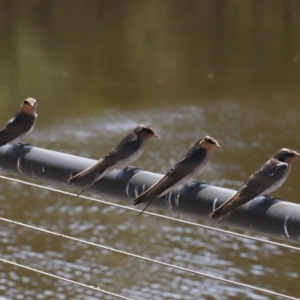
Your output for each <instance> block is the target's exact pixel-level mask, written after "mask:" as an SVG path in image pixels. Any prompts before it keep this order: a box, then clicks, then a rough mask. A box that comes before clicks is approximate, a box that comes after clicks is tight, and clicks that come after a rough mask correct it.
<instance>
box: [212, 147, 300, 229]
mask: <svg viewBox="0 0 300 300" xmlns="http://www.w3.org/2000/svg"><path fill="white" fill-rule="evenodd" d="M298 156H300V154H299V153H297V152H296V151H295V150H291V149H287V148H282V149H280V150H278V151H277V152H276V153H275V154H274V155H273V156H272V157H271V159H269V160H268V161H267V162H266V163H264V164H263V165H262V166H261V168H260V169H259V170H257V171H256V172H254V173H253V174H252V175H251V176H250V177H249V178H248V179H247V180H246V181H245V182H244V184H243V185H242V187H241V188H240V189H239V190H238V192H237V193H236V194H234V195H233V196H232V197H231V198H229V199H228V200H227V201H226V202H224V203H223V204H222V205H221V206H219V207H218V208H217V209H215V210H214V211H213V212H212V213H210V214H209V215H208V216H209V218H219V219H218V221H217V222H216V223H215V224H214V226H218V225H219V224H220V223H221V222H222V221H223V220H224V219H226V218H227V217H228V216H229V215H230V214H231V213H232V212H233V211H234V210H235V209H237V208H238V207H240V206H241V205H243V204H245V203H247V202H248V201H250V200H252V199H253V198H255V197H258V196H261V195H263V196H267V195H268V194H269V193H272V192H273V191H275V190H276V189H278V188H279V187H280V186H281V185H282V184H283V183H284V182H285V180H286V179H287V177H288V175H289V173H290V170H291V164H292V163H293V161H294V160H295V158H297V157H298ZM267 197H269V196H267Z"/></svg>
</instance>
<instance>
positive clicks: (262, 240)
mask: <svg viewBox="0 0 300 300" xmlns="http://www.w3.org/2000/svg"><path fill="white" fill-rule="evenodd" d="M0 178H2V179H5V180H9V181H14V182H18V183H21V184H25V185H29V186H33V187H37V188H40V189H45V190H48V191H52V192H56V193H60V194H64V195H68V196H73V197H77V194H74V193H70V192H66V191H62V190H58V189H55V188H51V187H47V186H43V185H39V184H35V183H31V182H27V181H23V180H20V179H15V178H10V177H6V176H1V175H0ZM80 198H83V199H86V200H90V201H95V202H98V203H102V204H106V205H110V206H114V207H117V208H122V209H125V210H130V211H134V212H140V210H139V209H136V208H133V207H128V206H124V205H121V204H116V203H112V202H108V201H105V200H99V199H96V198H92V197H87V196H82V195H81V196H80ZM144 214H147V215H149V216H153V217H158V218H162V219H165V220H169V221H175V222H179V223H182V224H186V225H191V226H196V227H198V228H203V229H207V230H212V231H215V232H218V233H222V234H227V235H231V236H233V237H236V238H243V239H244V238H246V239H249V240H253V241H257V242H262V243H266V244H270V245H274V246H278V247H283V248H287V249H290V250H296V251H300V247H296V246H292V245H286V244H282V243H278V242H274V241H269V240H265V239H262V238H258V237H253V236H248V235H244V234H241V233H236V232H232V231H227V230H224V229H220V228H215V227H210V226H207V225H202V224H197V223H194V222H190V221H186V220H181V219H176V218H173V217H169V216H164V215H160V214H156V213H153V212H149V211H145V212H144Z"/></svg>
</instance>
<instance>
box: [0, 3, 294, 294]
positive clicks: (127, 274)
mask: <svg viewBox="0 0 300 300" xmlns="http://www.w3.org/2000/svg"><path fill="white" fill-rule="evenodd" d="M299 20H300V2H299V1H279V0H276V1H267V0H265V1H250V0H249V1H248V0H244V1H239V0H231V1H221V0H220V1H217V0H215V1H213V0H211V1H204V0H203V1H202V0H201V1H200V0H199V1H171V0H170V1H167V0H162V1H155V0H153V1H152V0H151V1H144V0H138V1H137V0H133V1H117V0H111V1H96V0H87V1H79V0H76V1H73V0H72V1H71V0H64V1H56V0H52V1H46V0H35V1H21V0H19V1H16V0H11V1H2V2H1V3H0V24H1V26H0V35H1V47H0V66H1V67H0V93H1V103H2V110H0V122H2V123H1V124H4V123H5V122H6V121H7V120H8V119H9V118H10V117H11V116H12V115H13V114H14V113H15V111H16V110H17V109H18V107H19V105H20V104H21V101H22V100H23V98H25V97H28V96H32V97H34V98H36V99H37V100H38V103H39V107H38V115H39V117H38V121H37V124H36V127H35V130H34V131H33V132H32V133H31V135H30V136H29V137H28V138H27V139H26V142H30V143H31V144H33V145H35V146H37V147H42V148H47V149H52V150H56V151H62V152H66V153H72V154H75V155H80V156H84V157H89V158H94V159H98V158H100V157H101V156H102V155H103V154H105V153H106V152H107V151H108V150H110V149H111V147H113V146H114V145H115V144H116V143H117V142H118V141H119V140H120V139H121V138H123V137H124V136H125V135H126V134H127V133H128V132H129V131H130V130H131V129H132V128H134V127H135V126H136V124H140V123H145V124H148V125H150V126H152V127H153V128H154V129H155V131H156V132H157V134H158V135H159V137H160V138H159V139H157V140H156V139H155V140H151V141H149V143H148V145H147V148H146V150H145V152H144V154H143V156H142V157H141V158H140V159H139V160H138V161H137V162H136V163H135V165H137V166H139V167H141V168H143V169H146V170H149V171H153V172H160V173H164V172H166V171H167V170H168V169H169V168H170V167H171V166H172V165H173V164H174V163H175V162H176V161H177V160H178V159H179V158H180V157H181V156H182V155H183V154H184V153H185V152H186V151H187V150H188V149H189V147H190V146H191V145H192V144H193V143H194V142H195V141H196V140H197V139H198V138H199V137H200V136H202V135H203V134H209V135H211V136H213V137H215V138H216V139H217V140H218V142H219V143H220V145H221V146H222V148H221V149H220V150H217V151H216V152H215V153H214V156H213V159H212V162H211V164H210V167H209V168H208V170H207V171H206V172H205V174H204V175H202V177H201V178H199V180H200V179H202V180H205V181H207V182H210V183H212V184H216V185H219V186H223V187H228V188H233V189H238V188H239V187H240V185H241V184H242V182H243V181H244V180H245V179H246V178H247V177H248V176H249V175H250V174H251V173H252V172H253V171H255V170H256V169H257V168H258V167H259V166H260V165H261V164H262V163H263V162H265V161H266V160H267V159H268V158H269V157H270V155H272V154H273V153H274V152H275V151H276V150H278V149H279V148H282V147H290V148H293V149H296V150H298V151H300V136H299V128H300V120H299V108H300V97H299V92H300V87H299V82H300V76H299V75H300V30H299V28H300V27H299V26H300V23H299ZM299 170H300V161H298V162H295V163H294V165H293V168H292V172H291V174H290V176H289V178H288V180H287V181H286V183H285V184H284V185H283V186H282V187H281V188H280V189H279V190H278V191H276V192H274V193H273V195H274V196H278V197H281V198H282V199H287V200H288V201H292V202H298V201H299V197H298V195H299V188H298V187H299V184H298V180H299V175H298V174H299ZM0 187H1V196H0V201H1V213H0V215H1V216H2V217H5V218H8V219H12V220H16V221H20V222H24V223H27V224H32V225H35V226H38V227H42V228H45V229H49V230H53V231H57V232H60V233H64V234H67V235H72V236H75V237H78V238H82V239H84V240H87V241H92V242H95V243H100V244H105V245H108V246H112V247H115V248H118V249H123V250H125V251H128V252H133V253H136V254H139V255H144V256H147V257H151V258H155V259H159V260H162V261H165V262H169V263H172V264H177V265H180V266H182V267H186V268H191V269H194V270H197V271H201V272H204V273H208V274H212V275H216V276H220V277H224V278H227V279H232V280H235V281H239V282H243V283H247V284H252V285H255V286H259V287H262V288H267V289H270V290H274V291H276V292H279V293H286V294H288V295H292V296H294V297H299V296H300V288H299V275H298V273H299V270H300V263H299V259H298V257H299V254H298V253H297V252H295V251H290V250H285V249H283V248H280V247H276V246H270V245H267V244H263V243H259V242H254V241H249V240H246V239H245V240H238V239H236V238H234V237H231V236H227V235H220V234H217V233H214V232H210V231H208V230H204V229H199V228H194V227H192V226H188V225H182V224H179V223H175V222H171V221H166V220H162V219H160V218H154V217H147V216H141V217H139V218H135V214H134V213H132V212H128V211H126V210H122V209H117V208H113V207H110V206H108V205H104V204H97V203H94V202H91V201H88V200H84V199H77V198H73V197H69V196H64V195H60V194H57V193H52V192H48V191H43V190H40V189H36V188H32V187H27V186H23V185H20V184H15V183H10V182H6V181H4V180H1V181H0ZM86 194H87V195H91V194H89V193H86ZM106 200H109V201H112V202H114V203H120V204H124V205H129V204H128V203H127V202H126V203H125V202H122V201H120V200H118V199H106ZM150 210H152V211H156V212H159V211H158V210H155V208H150ZM168 214H169V215H171V216H174V215H173V214H172V213H171V212H169V213H168ZM175 216H176V215H175ZM176 217H181V218H185V219H186V217H183V216H176ZM191 221H195V220H194V219H191ZM196 221H197V220H196ZM198 221H199V222H201V221H200V220H198ZM206 225H207V224H206ZM231 229H232V230H234V229H233V228H231ZM248 234H249V233H248ZM0 243H1V255H0V257H1V258H5V259H8V260H12V261H16V262H19V263H21V264H25V265H28V266H31V267H34V268H37V269H40V270H44V271H46V272H50V273H54V274H58V275H60V276H63V277H67V278H70V279H72V280H75V281H79V282H82V283H85V284H88V285H93V286H99V287H100V288H102V289H105V290H109V291H112V292H115V293H120V294H122V295H124V296H127V297H130V298H132V299H157V300H160V299H162V300H167V299H168V300H169V299H186V300H191V299H277V298H276V297H271V296H266V295H264V294H260V293H258V292H253V291H251V290H247V289H243V288H239V287H234V286H230V285H225V284H224V283H221V282H218V281H215V280H212V279H206V278H203V277H200V276H195V275H192V274H187V273H183V272H181V271H176V270H173V269H169V268H164V267H162V266H157V265H154V264H152V263H149V262H145V261H141V260H137V259H133V258H129V257H127V256H125V255H121V254H116V253H112V252H109V251H103V250H100V249H97V248H95V247H92V246H86V245H82V244H79V243H76V242H73V241H68V240H65V239H62V238H58V237H53V236H49V235H46V234H43V233H39V232H37V231H34V230H29V229H26V228H23V227H20V226H17V225H12V224H8V223H5V222H1V230H0ZM0 270H1V272H0V296H2V297H4V299H42V300H44V299H49V300H50V299H76V300H79V299H88V300H92V299H115V298H113V297H111V296H105V295H103V294H101V293H97V292H95V291H89V290H87V289H84V288H81V287H78V286H74V285H71V284H67V283H64V282H62V281H59V280H56V279H51V278H49V277H46V276H42V275H38V274H36V273H34V272H30V271H25V270H22V269H20V268H17V267H12V266H10V265H7V264H3V263H0Z"/></svg>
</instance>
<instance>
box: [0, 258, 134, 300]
mask: <svg viewBox="0 0 300 300" xmlns="http://www.w3.org/2000/svg"><path fill="white" fill-rule="evenodd" d="M0 261H2V262H3V263H6V264H10V265H13V266H16V267H20V268H23V269H26V270H30V271H34V272H36V273H39V274H43V275H46V276H49V277H52V278H55V279H60V280H63V281H67V282H69V283H73V284H76V285H79V286H81V287H84V288H87V289H90V290H93V291H97V292H101V293H103V294H107V295H110V296H114V297H117V298H119V299H124V300H133V299H132V298H128V297H124V296H122V295H118V294H115V293H111V292H108V291H106V290H103V289H100V288H99V287H94V286H91V285H87V284H84V283H80V282H77V281H74V280H71V279H67V278H64V277H61V276H58V275H55V274H51V273H48V272H44V271H41V270H38V269H35V268H31V267H28V266H25V265H22V264H18V263H16V262H13V261H9V260H6V259H3V258H0Z"/></svg>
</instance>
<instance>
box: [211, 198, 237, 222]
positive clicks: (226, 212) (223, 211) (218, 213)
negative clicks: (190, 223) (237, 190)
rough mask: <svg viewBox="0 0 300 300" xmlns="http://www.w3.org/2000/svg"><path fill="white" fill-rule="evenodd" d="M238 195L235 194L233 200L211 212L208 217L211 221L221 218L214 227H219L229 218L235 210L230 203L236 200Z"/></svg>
mask: <svg viewBox="0 0 300 300" xmlns="http://www.w3.org/2000/svg"><path fill="white" fill-rule="evenodd" d="M235 196H236V194H234V195H233V196H232V197H231V198H229V199H228V200H227V201H225V202H224V203H223V204H222V205H220V206H219V207H218V208H217V209H215V210H214V211H213V212H211V213H210V214H209V215H208V217H209V218H210V219H214V218H219V219H218V220H217V222H216V223H215V224H214V225H213V226H214V227H217V226H218V225H219V224H220V223H221V222H222V221H223V220H224V219H226V218H228V217H229V216H230V215H231V213H232V212H233V210H234V209H232V206H231V205H230V201H231V200H232V199H233V198H235Z"/></svg>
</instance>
